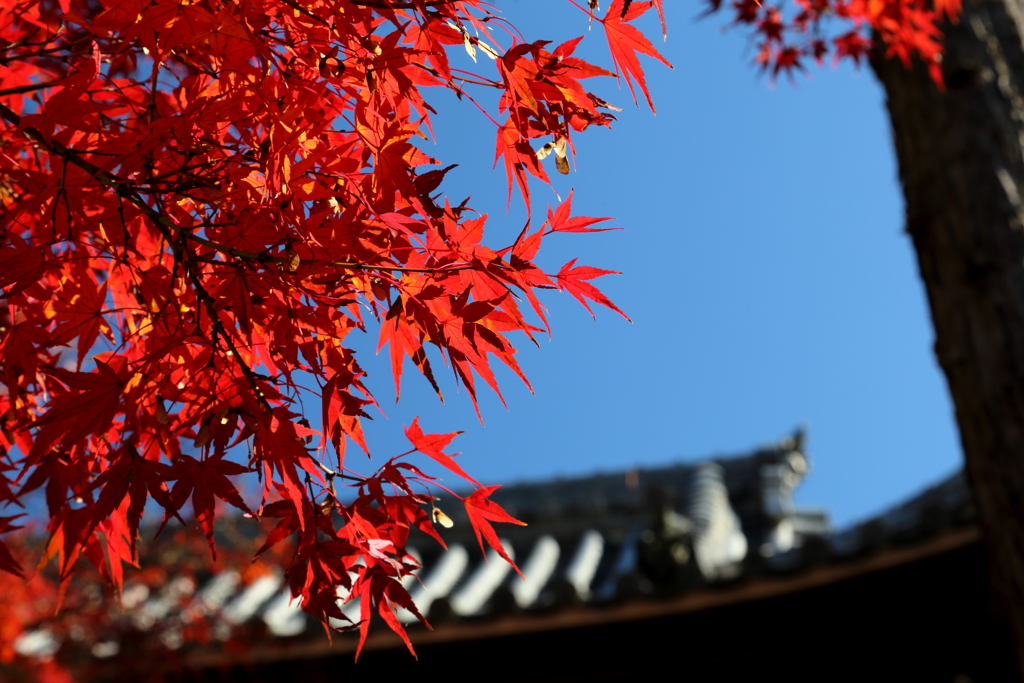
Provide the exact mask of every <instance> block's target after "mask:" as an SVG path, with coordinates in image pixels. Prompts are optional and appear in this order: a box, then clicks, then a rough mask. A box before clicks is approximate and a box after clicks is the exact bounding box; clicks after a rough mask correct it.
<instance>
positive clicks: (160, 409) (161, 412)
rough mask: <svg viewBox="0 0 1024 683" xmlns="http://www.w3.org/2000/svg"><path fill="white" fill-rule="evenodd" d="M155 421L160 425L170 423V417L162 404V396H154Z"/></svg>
mask: <svg viewBox="0 0 1024 683" xmlns="http://www.w3.org/2000/svg"><path fill="white" fill-rule="evenodd" d="M156 421H157V422H159V423H160V424H162V425H166V424H170V422H171V418H170V416H169V415H168V414H167V408H166V407H165V406H164V399H163V397H162V396H157V397H156Z"/></svg>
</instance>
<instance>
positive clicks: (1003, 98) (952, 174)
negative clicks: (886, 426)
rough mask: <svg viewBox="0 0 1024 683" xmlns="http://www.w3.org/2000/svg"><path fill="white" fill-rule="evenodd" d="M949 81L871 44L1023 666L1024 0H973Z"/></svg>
mask: <svg viewBox="0 0 1024 683" xmlns="http://www.w3.org/2000/svg"><path fill="white" fill-rule="evenodd" d="M945 33H946V41H945V45H946V55H945V60H944V62H943V65H942V66H943V72H944V74H945V79H946V86H947V87H946V90H945V91H944V92H943V91H940V90H939V89H938V88H936V87H935V85H934V84H933V83H932V81H931V79H930V78H929V76H928V74H927V72H926V70H925V69H924V68H923V67H921V65H919V64H918V65H916V66H915V67H914V68H913V69H909V70H908V69H906V68H904V66H903V65H902V63H900V62H899V61H897V60H892V59H884V58H881V56H880V55H876V56H875V59H874V60H873V63H872V66H873V67H874V69H875V73H876V74H877V75H878V77H879V79H880V80H881V82H882V84H883V85H884V87H885V90H886V94H887V98H888V108H889V114H890V118H891V121H892V130H893V139H894V142H895V146H896V154H897V157H898V159H899V171H900V179H901V181H902V184H903V192H904V197H905V201H906V229H907V232H908V234H909V235H910V237H911V239H912V240H913V243H914V247H915V250H916V252H917V259H918V265H919V267H920V271H921V278H922V279H923V281H924V284H925V288H926V290H927V295H928V301H929V304H930V306H931V315H932V321H933V323H934V325H935V353H936V355H937V356H938V360H939V364H940V365H941V366H942V369H943V371H944V372H945V375H946V379H947V381H948V383H949V388H950V393H951V394H952V398H953V404H954V406H955V408H956V418H957V423H958V425H959V428H960V439H961V443H962V445H963V451H964V457H965V466H966V470H967V475H968V479H969V481H970V483H971V486H972V488H973V490H974V495H975V498H976V504H977V508H978V512H979V516H980V520H981V525H982V531H983V534H984V538H985V543H986V545H987V548H988V554H989V558H990V563H991V566H992V571H993V580H994V585H995V586H996V594H997V596H998V598H999V599H1000V600H1001V601H1002V602H1003V603H1004V604H1005V606H1006V607H1007V610H1008V613H1009V617H1010V620H1011V622H1012V623H1011V626H1012V629H1013V631H1014V647H1015V655H1016V658H1017V662H1018V666H1019V667H1020V669H1021V671H1022V672H1024V201H1022V199H1021V194H1022V192H1024V0H968V1H967V2H966V3H965V6H964V12H963V15H962V16H961V19H960V21H959V22H957V23H956V24H953V25H951V26H948V27H946V31H945Z"/></svg>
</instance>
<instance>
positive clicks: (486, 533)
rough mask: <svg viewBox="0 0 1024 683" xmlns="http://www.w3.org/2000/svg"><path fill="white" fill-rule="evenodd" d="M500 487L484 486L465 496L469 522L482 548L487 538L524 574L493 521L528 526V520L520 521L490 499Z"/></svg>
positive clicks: (493, 546)
mask: <svg viewBox="0 0 1024 683" xmlns="http://www.w3.org/2000/svg"><path fill="white" fill-rule="evenodd" d="M500 488H501V486H484V487H483V488H479V489H477V490H476V491H473V493H471V494H469V495H468V496H467V497H465V498H463V499H462V501H463V503H464V504H465V506H466V514H467V515H468V516H469V523H470V524H472V525H473V533H475V534H476V540H477V543H479V544H480V550H481V551H484V540H486V541H487V545H489V546H491V547H492V548H494V550H495V552H497V553H498V554H499V555H501V557H502V558H504V560H505V561H506V562H508V563H509V564H510V565H512V567H513V568H514V569H515V570H516V572H517V573H518V574H519V575H520V576H522V575H523V573H522V572H520V571H519V567H517V566H516V563H515V562H513V561H512V558H511V557H509V556H508V553H506V552H505V548H504V546H502V544H501V541H500V540H499V539H498V535H497V534H496V533H494V527H492V526H491V522H506V523H508V524H518V525H519V526H526V522H520V521H519V520H518V519H516V518H515V517H512V516H511V515H509V514H508V513H507V512H505V510H504V509H503V508H502V507H501V506H500V505H498V504H497V503H495V502H494V501H493V500H489V498H490V495H491V494H492V493H494V492H495V491H496V490H498V489H500Z"/></svg>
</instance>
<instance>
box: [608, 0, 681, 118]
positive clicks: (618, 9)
mask: <svg viewBox="0 0 1024 683" xmlns="http://www.w3.org/2000/svg"><path fill="white" fill-rule="evenodd" d="M652 4H653V3H651V2H649V1H648V2H633V3H631V4H630V5H629V7H628V9H627V8H625V6H624V5H623V0H615V1H614V2H613V3H612V4H611V7H609V8H608V13H607V14H605V16H604V19H602V20H601V23H602V24H604V30H605V35H606V36H607V37H608V49H609V50H611V53H612V61H613V62H615V68H616V69H617V70H618V72H619V76H622V77H624V78H625V79H626V85H628V86H629V92H630V94H632V95H633V101H634V102H636V93H635V92H634V91H633V79H636V82H637V84H639V86H640V89H641V90H643V92H644V97H646V98H647V105H648V106H649V107H650V108H651V111H652V112H653V111H654V102H653V101H652V100H651V93H650V92H648V90H647V80H646V79H645V78H644V70H643V68H642V67H641V66H640V60H639V59H638V58H637V53H641V54H645V55H648V56H649V57H654V58H655V59H657V60H658V61H659V62H661V63H662V64H664V65H665V66H667V67H668V68H670V69H671V68H673V67H672V65H671V64H669V63H668V60H667V59H665V58H664V57H662V56H661V55H660V54H659V53H658V51H657V50H655V49H654V46H653V45H651V41H649V40H647V38H645V37H644V34H642V33H640V31H639V30H638V29H637V28H636V27H635V26H633V25H631V24H629V23H627V22H630V21H633V20H634V19H636V18H637V17H639V16H640V15H641V14H643V13H644V12H646V11H647V10H649V9H650V8H651V5H652ZM658 10H659V12H660V10H661V7H660V5H659V7H658Z"/></svg>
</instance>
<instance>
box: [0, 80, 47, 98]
mask: <svg viewBox="0 0 1024 683" xmlns="http://www.w3.org/2000/svg"><path fill="white" fill-rule="evenodd" d="M60 80H61V79H57V80H54V81H47V82H46V83H32V84H30V85H19V86H17V87H16V88H7V89H6V90H0V97H5V96H7V95H20V94H22V93H26V92H32V91H34V90H43V89H45V88H49V87H51V86H54V85H57V84H58V83H59V82H60Z"/></svg>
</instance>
